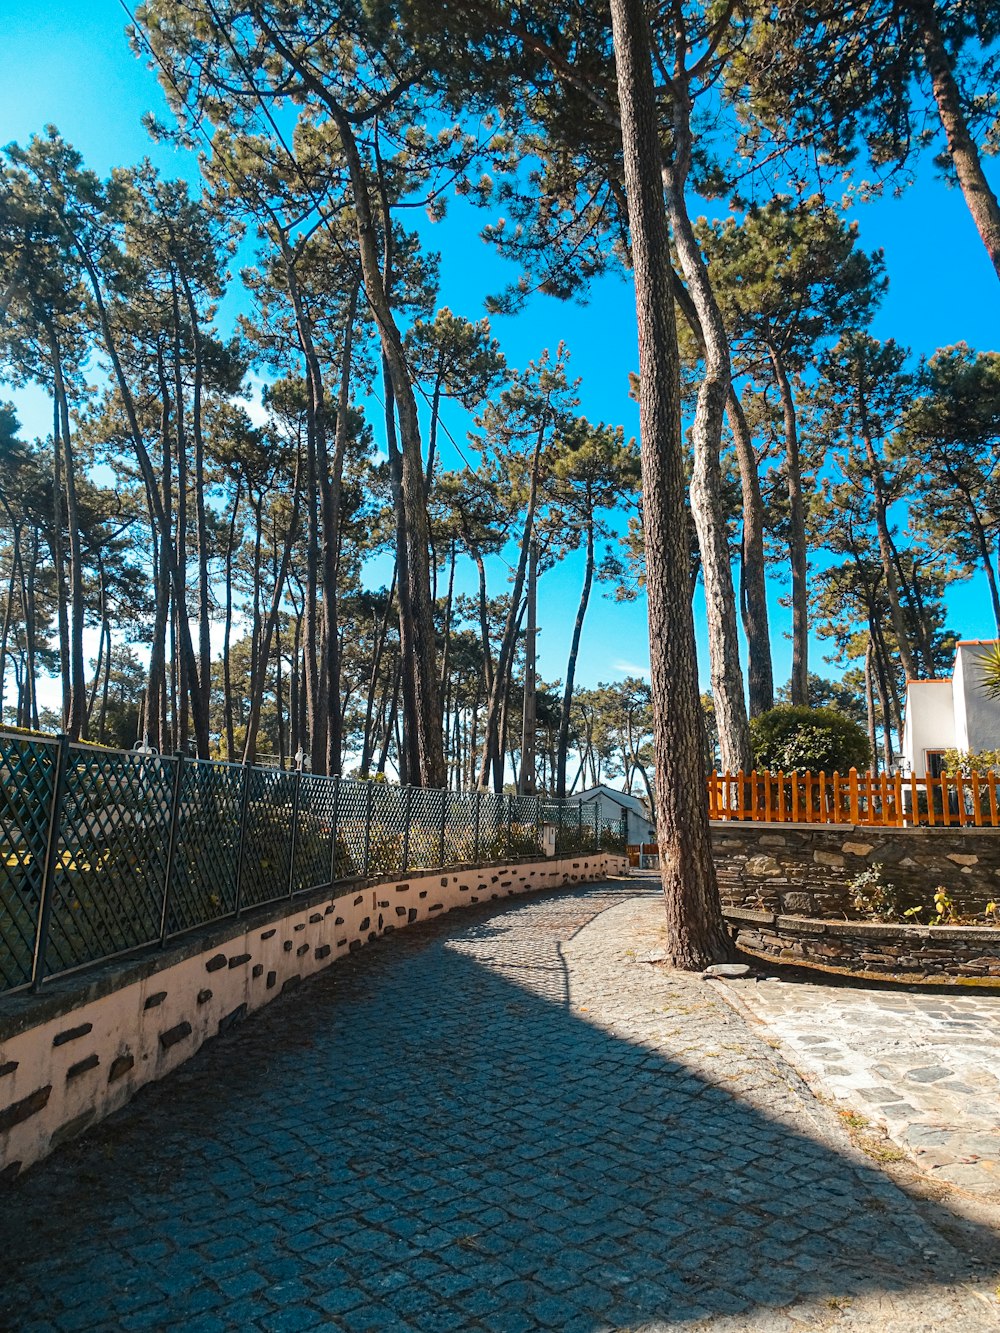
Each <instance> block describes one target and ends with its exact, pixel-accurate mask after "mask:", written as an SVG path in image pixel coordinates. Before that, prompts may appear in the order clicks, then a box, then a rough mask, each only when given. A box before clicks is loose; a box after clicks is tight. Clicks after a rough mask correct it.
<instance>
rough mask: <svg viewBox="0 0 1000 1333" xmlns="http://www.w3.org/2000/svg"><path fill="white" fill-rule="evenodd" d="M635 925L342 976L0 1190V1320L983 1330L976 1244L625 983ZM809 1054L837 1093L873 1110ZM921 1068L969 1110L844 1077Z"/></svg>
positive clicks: (713, 996) (718, 1003)
mask: <svg viewBox="0 0 1000 1333" xmlns="http://www.w3.org/2000/svg"><path fill="white" fill-rule="evenodd" d="M661 919H662V918H661V909H660V908H659V906H658V898H657V896H656V893H655V892H654V891H651V890H649V889H647V888H645V887H644V885H643V883H642V882H641V881H633V882H630V883H629V882H626V883H618V884H608V885H599V886H593V887H586V888H582V889H575V890H572V891H569V892H564V893H560V894H545V895H539V896H537V897H535V898H533V899H531V900H525V901H523V902H519V903H516V904H513V905H509V906H501V905H496V904H494V905H483V906H479V907H476V908H472V909H469V910H468V911H467V912H465V913H464V914H453V915H452V916H450V917H441V918H437V919H435V921H434V922H433V923H432V924H428V925H425V926H416V927H413V928H412V929H411V930H409V931H407V932H402V933H398V934H394V935H393V936H392V937H391V939H388V940H384V941H381V942H378V943H376V944H374V945H372V946H371V947H370V948H365V949H362V950H360V951H358V952H357V953H356V954H354V955H352V956H351V957H350V958H349V959H344V960H342V961H341V962H339V963H338V964H337V966H336V967H335V968H332V969H330V970H329V971H328V972H326V973H324V974H323V975H322V976H321V977H319V978H317V979H315V980H313V981H311V982H309V983H307V984H303V986H302V987H300V988H299V989H298V990H297V991H296V992H295V993H294V994H290V995H289V996H287V997H286V998H284V999H279V1000H278V1001H276V1002H275V1003H274V1004H273V1005H272V1006H270V1007H269V1008H268V1009H267V1010H265V1011H263V1012H262V1013H260V1014H258V1015H255V1016H253V1017H251V1018H249V1019H248V1020H247V1022H246V1023H244V1024H243V1025H242V1026H241V1027H240V1028H239V1029H238V1030H233V1031H232V1032H229V1033H226V1034H224V1035H223V1036H221V1037H219V1038H217V1039H215V1040H213V1041H212V1042H210V1043H208V1044H207V1045H206V1046H205V1047H204V1048H203V1049H202V1051H201V1052H200V1053H199V1054H198V1056H196V1057H195V1058H194V1059H193V1060H192V1061H190V1062H189V1063H188V1064H186V1065H184V1066H183V1067H182V1068H181V1069H180V1070H178V1071H177V1072H176V1073H175V1074H173V1075H171V1076H170V1078H169V1079H168V1080H166V1081H165V1082H164V1083H163V1084H160V1085H156V1086H152V1087H149V1088H147V1089H145V1090H144V1092H143V1094H142V1096H141V1097H140V1098H137V1099H136V1101H134V1102H132V1103H131V1104H130V1105H129V1106H128V1107H126V1108H125V1109H124V1110H123V1111H122V1112H120V1113H118V1114H117V1115H116V1116H115V1117H113V1118H112V1119H111V1120H109V1121H108V1122H106V1123H105V1124H104V1125H102V1126H98V1127H97V1128H96V1129H94V1130H92V1131H91V1132H90V1133H89V1134H88V1135H87V1136H85V1137H84V1138H83V1139H80V1140H76V1141H74V1142H73V1143H71V1144H68V1145H67V1146H65V1147H64V1148H62V1149H60V1150H59V1152H57V1153H56V1154H55V1155H54V1156H53V1157H52V1158H51V1159H50V1160H49V1161H48V1162H46V1163H43V1164H41V1165H40V1166H39V1167H37V1168H34V1169H32V1170H31V1171H29V1172H28V1173H26V1174H25V1176H24V1177H23V1178H21V1179H19V1180H16V1181H15V1182H14V1183H13V1184H12V1185H11V1186H10V1188H9V1190H8V1191H7V1193H6V1195H5V1200H4V1207H3V1208H2V1209H0V1246H2V1253H3V1254H4V1258H5V1265H4V1311H3V1319H5V1320H7V1321H8V1322H9V1323H10V1325H11V1327H13V1328H17V1329H18V1330H19V1333H20V1330H21V1329H22V1328H28V1327H30V1325H31V1324H32V1323H33V1322H34V1323H36V1324H43V1325H44V1324H45V1322H46V1321H48V1322H49V1323H50V1325H51V1326H53V1327H58V1328H60V1329H62V1328H65V1330H66V1333H69V1329H70V1324H72V1326H73V1327H76V1328H80V1329H87V1330H88V1333H104V1330H106V1331H107V1333H112V1330H117V1329H119V1328H121V1329H123V1330H124V1329H126V1328H127V1327H129V1326H130V1325H127V1324H126V1322H125V1321H126V1320H131V1321H134V1326H135V1327H136V1328H140V1327H151V1328H158V1327H164V1328H168V1327H171V1326H173V1327H177V1328H183V1329H185V1333H191V1331H192V1330H194V1333H198V1331H199V1330H203V1331H204V1333H213V1330H220V1331H221V1333H235V1331H236V1330H241V1333H242V1330H243V1329H248V1328H249V1329H258V1330H261V1333H285V1330H288V1333H298V1330H309V1329H311V1328H313V1327H327V1328H331V1329H340V1330H346V1331H347V1333H365V1331H366V1330H378V1333H393V1330H399V1333H407V1331H408V1330H416V1331H417V1333H452V1331H453V1330H454V1331H455V1333H457V1331H458V1330H468V1331H469V1333H485V1331H486V1330H497V1333H519V1331H523V1333H528V1330H535V1329H540V1328H553V1329H560V1330H562V1331H563V1333H584V1330H585V1331H586V1333H600V1330H602V1329H611V1328H614V1327H618V1328H629V1329H633V1330H634V1329H638V1328H639V1327H642V1326H646V1327H648V1328H650V1329H652V1328H654V1327H655V1328H658V1329H665V1330H670V1331H671V1333H674V1330H676V1331H677V1333H680V1330H682V1329H683V1330H685V1333H686V1331H687V1330H693V1329H694V1328H695V1327H698V1323H697V1321H699V1320H701V1321H703V1324H702V1326H703V1327H705V1328H711V1329H713V1330H714V1329H718V1330H719V1331H720V1333H730V1330H732V1333H738V1331H739V1333H742V1331H743V1330H750V1329H752V1330H753V1333H769V1331H770V1330H771V1329H774V1330H775V1331H777V1330H781V1331H782V1333H783V1331H784V1329H786V1328H787V1329H791V1328H792V1327H793V1323H792V1322H790V1320H791V1317H792V1316H791V1315H790V1314H789V1311H791V1312H792V1314H794V1312H795V1311H796V1310H802V1311H806V1312H814V1311H817V1310H819V1311H820V1313H821V1315H822V1318H823V1319H826V1318H827V1316H829V1315H830V1310H831V1309H832V1308H833V1307H828V1306H826V1305H825V1304H824V1302H826V1301H827V1300H835V1301H837V1302H842V1303H843V1305H842V1307H841V1305H838V1306H837V1313H836V1327H837V1328H843V1329H847V1330H853V1329H857V1330H859V1333H860V1330H868V1331H870V1333H875V1331H876V1330H898V1331H899V1333H917V1330H919V1329H921V1328H925V1327H926V1328H929V1329H930V1328H933V1329H937V1328H943V1327H947V1328H948V1329H949V1333H952V1331H953V1330H954V1331H955V1333H959V1331H961V1333H966V1330H978V1329H979V1328H980V1327H982V1328H986V1327H990V1326H992V1325H991V1324H990V1323H986V1322H983V1321H984V1320H987V1319H988V1320H990V1321H992V1320H993V1317H994V1311H995V1310H996V1309H997V1308H998V1306H997V1302H996V1300H995V1297H994V1296H993V1295H992V1294H991V1293H992V1291H993V1288H995V1287H996V1285H997V1281H998V1278H1000V1274H998V1273H997V1271H996V1268H995V1266H994V1267H991V1266H990V1261H989V1260H988V1258H987V1255H988V1253H989V1252H990V1251H989V1247H988V1245H987V1243H986V1240H985V1238H984V1239H983V1242H982V1244H977V1245H975V1246H974V1247H973V1248H972V1251H970V1253H969V1255H968V1256H959V1255H958V1254H957V1253H956V1251H955V1250H954V1248H953V1246H952V1243H951V1241H950V1240H949V1238H948V1236H947V1235H946V1234H944V1232H943V1231H941V1230H940V1229H939V1228H938V1227H937V1225H936V1222H935V1212H934V1205H932V1204H919V1205H918V1204H917V1203H916V1202H914V1201H913V1200H911V1199H909V1198H907V1196H906V1195H905V1194H903V1193H902V1192H900V1191H899V1190H898V1189H897V1188H896V1187H895V1186H894V1185H892V1184H891V1183H889V1182H888V1181H887V1180H886V1179H885V1178H884V1177H882V1176H881V1175H880V1174H879V1173H878V1172H877V1171H875V1170H874V1169H871V1168H869V1167H867V1166H865V1165H864V1164H862V1163H861V1162H860V1160H859V1158H858V1156H857V1153H856V1152H855V1150H854V1149H853V1147H852V1146H851V1144H850V1142H849V1140H848V1139H847V1137H846V1135H845V1133H844V1131H843V1128H842V1126H841V1125H840V1124H839V1122H838V1121H837V1119H836V1117H835V1116H833V1115H832V1114H830V1113H828V1112H827V1111H826V1110H825V1109H824V1108H823V1107H822V1106H821V1105H820V1104H818V1103H817V1102H816V1101H815V1100H814V1098H813V1097H812V1095H811V1094H810V1093H809V1092H808V1090H807V1088H806V1087H805V1085H804V1084H803V1083H802V1081H801V1080H800V1079H799V1078H798V1077H797V1075H796V1074H795V1072H794V1070H793V1069H792V1068H791V1067H790V1066H789V1064H787V1063H786V1062H785V1060H784V1058H783V1057H782V1056H781V1055H780V1054H778V1053H777V1052H776V1051H775V1050H774V1049H772V1048H771V1046H769V1045H768V1044H767V1043H766V1042H765V1041H763V1040H762V1039H761V1037H760V1036H759V1035H758V1033H757V1032H756V1031H754V1030H752V1029H751V1028H749V1027H748V1026H747V1025H746V1023H745V1022H744V1019H743V1018H742V1017H741V1016H740V1015H739V1014H737V1013H734V1012H733V1010H732V1009H731V1008H730V1007H729V1006H728V1005H727V1004H726V1003H725V1001H724V1000H723V999H722V998H721V997H720V996H719V995H718V994H717V992H716V987H717V986H718V985H720V984H723V983H711V984H708V983H706V982H704V981H702V980H701V979H700V978H698V977H690V976H684V975H679V974H673V973H670V972H669V971H666V970H665V969H663V968H662V967H657V968H650V967H645V968H638V967H636V966H635V965H634V963H633V962H632V960H631V958H630V957H629V951H630V950H631V951H632V953H633V955H635V954H641V953H642V952H643V951H645V953H647V954H648V953H650V952H653V951H655V950H657V949H662V943H663V942H662V926H661ZM786 990H787V988H786V987H785V986H784V985H783V984H779V985H777V986H769V987H760V986H758V987H755V988H752V989H750V988H747V987H746V986H745V985H741V989H740V993H741V995H742V994H747V993H751V994H754V995H757V994H760V993H761V992H768V993H770V992H772V991H773V992H775V993H776V994H778V995H779V996H780V995H781V994H782V993H784V992H785V991H786ZM853 1003H854V1005H855V1008H854V1010H853V1011H852V1017H851V1023H852V1024H853V1025H854V1026H861V1025H862V1024H865V1023H870V1021H871V1008H870V1006H868V1004H867V1001H865V1002H864V1003H861V1002H860V1001H857V1000H855V1001H854V1002H853ZM948 1009H949V1010H953V1011H954V1012H952V1013H951V1016H950V1019H949V1017H948V1013H947V1011H946V1008H945V1006H943V1005H940V1004H939V1005H937V1006H936V1012H938V1013H944V1014H945V1017H944V1018H935V1017H930V1018H928V1017H927V1016H926V1015H924V1014H921V1021H926V1022H929V1023H932V1024H937V1025H938V1030H939V1031H940V1032H941V1033H942V1034H944V1032H945V1027H944V1024H945V1023H946V1022H949V1021H951V1022H953V1021H954V1014H955V1013H964V1012H965V1011H964V1010H963V1009H962V1007H961V1005H960V1004H958V1005H957V1007H956V1006H955V1005H949V1006H948ZM983 1012H984V1011H983V1010H982V1009H980V1010H978V1011H977V1013H978V1014H979V1015H980V1016H979V1017H976V1018H975V1020H971V1019H970V1020H969V1021H974V1022H975V1024H976V1026H975V1028H974V1031H973V1033H972V1037H973V1039H974V1040H973V1042H972V1044H973V1045H975V1044H976V1043H980V1042H981V1040H982V1034H983V1025H984V1022H985V1020H984V1019H983V1018H982V1015H983ZM878 1013H881V1011H878ZM889 1018H891V1019H892V1021H900V1022H902V1023H911V1024H912V1022H913V1011H911V1010H910V1009H908V1008H905V1007H904V1008H902V1009H898V1010H896V1011H895V1013H894V1014H893V1015H889V1016H888V1017H887V1018H886V1021H889ZM963 1021H964V1020H963ZM800 1035H801V1036H802V1037H803V1038H804V1037H805V1036H808V1035H810V1034H809V1032H808V1031H807V1030H806V1029H805V1028H803V1029H802V1032H801V1034H800ZM815 1035H823V1036H827V1037H829V1038H830V1039H829V1040H827V1041H826V1042H822V1043H817V1045H818V1047H820V1048H821V1049H822V1053H823V1055H824V1058H825V1059H826V1062H827V1065H828V1066H829V1067H830V1068H832V1069H835V1070H836V1069H846V1070H848V1071H849V1074H850V1078H851V1079H852V1080H853V1081H854V1086H855V1087H856V1088H857V1089H867V1090H868V1091H869V1092H871V1091H873V1090H874V1091H877V1090H880V1089H881V1088H883V1086H885V1083H884V1079H883V1076H882V1075H881V1074H878V1073H876V1072H873V1071H872V1070H871V1069H870V1068H868V1067H866V1068H865V1069H864V1070H862V1069H861V1068H860V1067H858V1066H857V1065H856V1064H854V1063H852V1062H851V1060H849V1059H847V1058H846V1057H845V1056H844V1055H843V1054H842V1053H841V1051H840V1049H839V1047H838V1046H837V1039H836V1038H835V1037H830V1034H829V1033H827V1032H823V1033H820V1034H815ZM950 1039H952V1040H954V1034H953V1033H952V1037H951V1038H950ZM831 1048H832V1049H831ZM799 1049H802V1050H805V1049H806V1044H803V1045H801V1046H799V1047H796V1050H799ZM943 1059H944V1060H947V1069H948V1070H949V1071H954V1078H952V1075H951V1073H948V1074H947V1075H946V1076H945V1077H944V1078H942V1079H939V1080H936V1081H934V1082H929V1083H924V1084H922V1085H921V1084H917V1083H912V1084H908V1085H907V1087H908V1089H909V1088H911V1087H912V1088H915V1089H918V1090H919V1089H920V1088H921V1087H922V1088H925V1089H933V1088H935V1087H938V1088H940V1085H941V1083H942V1082H947V1081H948V1080H949V1079H951V1081H952V1082H953V1083H954V1082H955V1081H958V1082H959V1083H961V1084H964V1085H965V1086H968V1087H970V1088H973V1089H975V1090H976V1095H975V1096H972V1094H969V1093H961V1092H960V1091H958V1090H956V1089H955V1088H954V1087H953V1088H952V1089H951V1091H950V1092H949V1091H948V1090H947V1089H946V1090H945V1092H944V1093H943V1094H941V1093H938V1094H936V1095H946V1096H950V1097H951V1098H952V1099H953V1100H954V1102H955V1103H956V1104H959V1103H961V1104H962V1105H967V1104H968V1103H969V1102H974V1101H977V1100H979V1101H984V1102H987V1103H988V1102H989V1101H990V1099H991V1098H992V1099H993V1100H996V1097H997V1091H998V1088H997V1084H996V1081H995V1080H992V1081H991V1080H990V1079H989V1078H988V1077H987V1072H988V1071H980V1072H977V1071H976V1070H975V1069H973V1068H972V1067H971V1065H970V1063H969V1062H965V1063H963V1062H962V1061H960V1060H958V1058H957V1057H954V1055H953V1052H952V1050H951V1049H950V1048H941V1049H934V1048H932V1047H930V1046H926V1047H924V1048H922V1049H911V1048H910V1047H906V1048H901V1049H900V1050H897V1051H894V1052H888V1051H887V1052H886V1053H884V1054H883V1055H880V1056H879V1058H878V1059H877V1060H876V1061H875V1062H874V1063H877V1064H879V1065H882V1066H884V1067H885V1068H886V1069H887V1070H889V1071H890V1076H891V1077H892V1078H895V1079H901V1078H902V1076H903V1074H905V1071H906V1070H919V1069H933V1068H937V1067H940V1068H945V1065H944V1064H943ZM870 1063H871V1062H870ZM998 1067H1000V1062H998ZM862 1075H863V1076H862ZM838 1077H843V1076H838ZM921 1095H923V1093H921ZM907 1097H908V1098H909V1097H910V1093H909V1091H908V1092H907ZM858 1100H859V1101H860V1102H861V1103H862V1104H863V1105H865V1106H866V1107H868V1108H869V1110H870V1113H871V1114H873V1115H874V1114H876V1113H881V1111H882V1110H885V1112H886V1114H889V1108H886V1107H884V1106H883V1104H882V1103H880V1102H879V1101H878V1100H877V1099H875V1098H872V1099H870V1100H869V1099H868V1098H864V1097H860V1098H859V1099H858ZM981 1137H982V1136H981ZM987 1138H988V1136H987ZM945 1146H946V1145H945ZM926 1147H927V1151H928V1152H930V1151H932V1150H934V1151H938V1150H940V1148H941V1145H937V1146H935V1145H932V1144H927V1145H926ZM966 1165H967V1166H969V1168H970V1174H971V1172H973V1171H974V1172H976V1173H977V1175H978V1174H985V1171H984V1169H981V1168H980V1166H979V1164H978V1163H967V1164H966ZM937 1169H939V1170H944V1169H946V1168H945V1167H938V1168H937ZM932 1250H933V1251H935V1254H934V1255H933V1257H928V1252H930V1251H932ZM966 1258H967V1259H968V1260H969V1261H970V1263H971V1265H972V1267H971V1270H970V1269H969V1268H968V1267H967V1266H964V1265H963V1260H964V1259H966ZM959 1268H961V1271H962V1273H963V1280H962V1283H961V1284H956V1283H955V1282H954V1281H952V1280H950V1279H949V1278H948V1276H947V1275H948V1274H949V1273H950V1272H957V1271H959ZM887 1300H888V1301H889V1304H888V1305H887V1304H886V1301H887ZM990 1302H992V1303H993V1304H992V1307H991V1306H990ZM775 1303H777V1304H779V1305H784V1304H787V1305H788V1310H781V1311H776V1310H775V1308H774V1307H775ZM886 1310H888V1311H889V1316H888V1322H887V1321H886ZM824 1311H825V1313H823V1312H824ZM157 1320H159V1322H157ZM810 1321H811V1322H810ZM0 1322H2V1321H0ZM4 1326H6V1325H4ZM796 1326H797V1327H799V1328H801V1327H817V1328H821V1327H823V1326H824V1325H823V1323H822V1322H821V1320H820V1319H819V1318H813V1315H812V1314H811V1313H808V1314H807V1315H803V1316H802V1319H801V1320H800V1321H799V1323H798V1325H796Z"/></svg>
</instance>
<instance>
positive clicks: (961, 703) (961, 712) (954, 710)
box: [901, 639, 1000, 777]
mask: <svg viewBox="0 0 1000 1333" xmlns="http://www.w3.org/2000/svg"><path fill="white" fill-rule="evenodd" d="M996 643H997V640H995V639H962V640H960V641H959V643H957V644H956V645H955V667H954V670H953V672H952V675H951V679H950V680H908V681H907V682H906V713H905V717H904V720H903V753H902V755H901V760H902V764H903V766H904V767H905V769H906V771H907V772H910V773H915V774H916V775H917V776H918V777H921V776H923V774H925V773H929V774H930V775H931V777H937V776H938V775H939V774H940V772H941V765H942V758H943V756H944V752H945V750H951V749H956V750H973V751H976V750H997V749H1000V700H998V699H991V698H990V697H989V695H988V694H987V693H986V691H985V690H984V689H983V685H982V666H981V665H980V659H981V658H982V656H983V650H984V649H986V648H992V647H993V646H994V645H995V644H996Z"/></svg>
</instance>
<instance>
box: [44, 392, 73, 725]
mask: <svg viewBox="0 0 1000 1333" xmlns="http://www.w3.org/2000/svg"><path fill="white" fill-rule="evenodd" d="M61 433H62V420H61V417H60V415H59V399H58V397H57V395H56V394H55V393H53V395H52V528H51V537H50V541H49V550H50V553H51V555H52V573H53V576H54V580H55V591H56V628H57V631H58V634H59V645H58V646H59V677H60V680H61V682H62V707H61V709H60V726H61V729H62V730H65V729H66V727H68V726H69V706H70V691H71V687H70V679H69V604H68V601H67V597H66V573H65V568H64V566H65V563H66V561H65V557H64V555H63V505H64V503H65V499H66V497H65V494H64V490H63V481H62V466H63V459H62V445H61V443H60V438H59V437H60V435H61Z"/></svg>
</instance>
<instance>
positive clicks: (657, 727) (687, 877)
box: [611, 0, 730, 969]
mask: <svg viewBox="0 0 1000 1333" xmlns="http://www.w3.org/2000/svg"><path fill="white" fill-rule="evenodd" d="M611 19H612V29H613V36H614V48H615V65H616V70H617V75H618V98H619V106H620V109H621V126H622V145H623V149H624V164H625V188H626V195H627V199H628V213H629V227H630V231H631V240H632V262H633V268H634V273H635V294H636V317H637V325H638V334H639V373H640V383H639V415H640V436H641V441H642V484H643V495H644V511H643V512H644V524H645V538H646V569H647V574H646V579H647V601H648V606H649V631H650V635H649V637H650V666H651V694H652V702H653V729H654V750H655V755H656V811H657V836H658V841H659V848H660V866H661V874H662V881H663V896H664V908H665V913H666V919H667V958H668V961H669V962H670V963H671V964H672V965H673V966H675V967H681V968H688V969H698V968H702V967H704V966H705V965H706V964H707V963H709V962H713V961H715V960H717V959H720V958H724V957H726V956H727V955H728V953H729V949H730V946H729V939H728V936H727V934H726V929H725V926H724V924H723V920H722V912H721V907H720V903H719V893H718V886H717V884H716V879H715V866H714V864H713V861H712V848H711V843H710V840H709V827H708V808H707V798H706V790H705V771H704V764H703V762H702V719H701V700H700V697H699V690H698V664H697V656H696V651H695V638H694V621H693V617H692V614H691V604H690V601H689V598H688V592H687V581H686V570H687V566H688V563H689V559H688V550H687V540H686V538H687V524H686V516H685V505H684V493H685V489H686V486H685V478H684V456H683V450H682V447H681V400H680V367H679V356H678V352H677V336H676V329H675V327H674V306H673V297H672V275H671V265H670V243H669V234H668V229H667V215H666V208H665V205H664V200H663V193H662V187H661V185H660V177H659V172H658V171H657V170H656V169H655V167H656V164H658V162H659V159H660V141H659V125H658V116H657V110H656V102H655V94H654V89H653V76H652V67H651V54H650V42H649V28H648V23H647V19H646V13H645V9H644V6H643V4H642V0H611Z"/></svg>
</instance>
